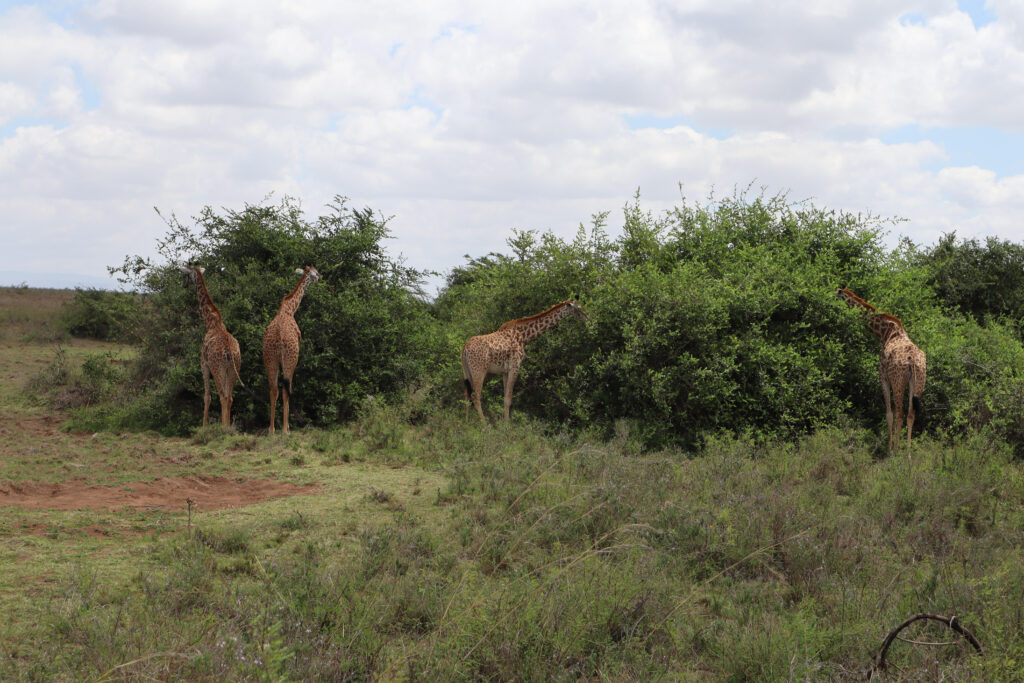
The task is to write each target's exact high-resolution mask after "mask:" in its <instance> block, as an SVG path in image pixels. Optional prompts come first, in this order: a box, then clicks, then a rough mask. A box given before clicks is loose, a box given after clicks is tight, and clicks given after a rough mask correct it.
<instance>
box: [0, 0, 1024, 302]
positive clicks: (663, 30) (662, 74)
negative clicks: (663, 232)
mask: <svg viewBox="0 0 1024 683" xmlns="http://www.w3.org/2000/svg"><path fill="white" fill-rule="evenodd" d="M752 182H753V183H754V184H755V187H761V186H764V187H766V188H767V189H768V191H769V192H770V193H773V194H774V193H775V192H781V191H785V192H788V193H789V196H790V197H791V198H792V199H794V200H800V199H807V198H810V199H812V200H813V201H814V202H815V203H816V204H818V205H820V206H827V207H831V208H838V209H846V210H851V211H854V212H858V211H860V212H871V213H874V214H880V215H883V216H899V217H902V218H905V219H907V222H905V223H901V224H900V225H899V226H898V228H897V229H898V231H899V233H901V234H906V235H908V236H910V237H911V238H912V239H914V240H915V241H918V242H923V243H928V244H930V243H933V242H934V241H935V239H936V238H937V237H938V235H939V234H941V233H942V232H948V231H951V230H956V231H957V233H958V234H959V235H961V236H985V235H997V236H999V237H1002V238H1007V239H1012V240H1016V241H1024V221H1022V220H1021V217H1022V215H1024V212H1022V208H1024V3H1021V2H1019V0H815V1H814V2H807V1H806V0H778V1H776V2H771V3H767V2H763V1H751V2H746V1H738V0H677V1H666V2H658V1H656V0H650V1H648V0H628V1H622V2H605V1H603V0H580V1H578V2H577V1H575V0H538V1H534V0H517V1H516V2H507V1H504V2H481V1H479V0H476V1H474V0H431V1H429V2H408V1H407V0H403V1H400V2H392V1H391V0H373V1H372V2H351V1H349V2H346V1H344V0H341V1H339V0H322V1H321V0H280V1H279V2H278V1H264V0H246V1H245V2H240V1H233V0H227V1H225V0H168V1H165V0H145V1H144V2H143V1H140V0H79V1H77V2H76V1H72V0H43V1H41V2H19V1H18V0H0V285H2V284H16V283H20V282H27V283H28V284H30V285H34V286H69V285H74V284H83V285H90V286H97V285H101V286H102V285H104V284H105V283H109V284H110V285H112V284H113V281H111V280H109V279H108V278H107V276H106V266H108V265H118V264H120V263H121V262H122V261H123V259H124V256H125V255H127V254H142V255H152V254H154V252H155V244H156V239H157V238H158V237H160V236H162V235H163V234H165V232H166V226H165V225H164V223H163V222H162V221H161V219H160V218H159V216H157V214H156V213H155V212H154V211H153V207H158V208H159V209H160V210H161V212H163V213H164V214H169V213H172V212H173V213H177V214H178V215H179V216H180V217H189V216H193V215H196V214H197V213H198V211H199V209H200V208H201V207H202V206H204V205H212V206H215V207H229V208H241V207H242V206H243V204H245V203H258V202H260V201H261V200H262V199H263V198H264V197H266V196H267V195H268V194H271V193H273V195H274V196H275V197H278V198H279V197H281V196H282V195H290V196H292V197H295V198H297V199H299V200H300V201H301V202H302V205H303V206H304V208H305V209H306V211H307V213H308V214H309V215H311V216H317V215H319V214H320V213H321V211H322V209H323V206H324V204H326V203H327V202H328V201H329V200H330V198H331V197H333V196H334V195H336V194H341V195H345V196H348V197H350V198H351V199H352V201H353V203H354V205H356V206H359V207H362V206H369V207H372V208H375V209H378V210H380V211H381V212H382V213H384V214H387V215H391V216H393V217H394V218H393V220H392V222H391V228H392V231H393V234H394V238H395V239H394V240H393V241H392V243H391V248H392V250H393V251H394V252H395V253H398V252H401V253H402V254H404V255H405V256H406V257H407V259H408V262H409V263H410V265H413V266H416V267H420V268H430V269H435V270H439V271H445V270H447V269H449V268H451V267H452V266H455V265H458V264H459V263H461V262H462V257H463V255H464V254H467V253H469V254H473V255H481V254H484V253H486V252H488V251H491V250H502V249H504V246H505V239H506V238H507V237H508V236H509V234H510V231H511V229H512V228H520V229H528V228H538V229H550V230H552V231H554V232H556V233H558V234H560V235H565V236H570V235H572V234H573V233H574V232H575V229H576V227H577V226H578V225H579V223H580V222H581V221H582V222H588V221H589V217H590V216H591V214H593V213H595V212H599V211H605V210H608V211H611V212H612V216H611V224H610V227H611V228H612V229H613V230H617V228H618V227H619V225H620V224H621V223H620V216H621V211H620V209H621V208H622V206H623V205H624V203H625V202H626V201H627V200H628V199H629V198H630V197H631V196H632V195H633V194H634V192H635V191H636V190H637V188H639V190H640V192H641V195H642V198H643V202H644V204H645V205H646V206H647V207H648V208H650V209H652V210H654V211H660V210H663V209H665V208H668V207H670V206H672V205H674V204H677V203H678V201H679V198H680V185H681V186H682V192H683V193H684V194H685V195H686V196H687V197H688V198H691V199H695V200H701V199H703V198H704V197H705V196H706V195H707V193H708V192H709V191H710V190H711V189H715V191H716V192H718V193H719V194H728V193H730V192H731V191H732V188H734V187H735V186H741V187H743V186H746V185H748V184H750V183H752ZM275 201H276V200H275ZM893 239H895V236H894V237H893Z"/></svg>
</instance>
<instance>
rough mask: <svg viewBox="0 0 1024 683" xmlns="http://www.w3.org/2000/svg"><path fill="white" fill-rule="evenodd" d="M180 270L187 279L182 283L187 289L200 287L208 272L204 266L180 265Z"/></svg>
mask: <svg viewBox="0 0 1024 683" xmlns="http://www.w3.org/2000/svg"><path fill="white" fill-rule="evenodd" d="M178 270H180V271H181V272H182V273H183V274H184V275H185V279H184V281H183V282H182V284H183V285H184V286H185V287H190V286H191V287H196V286H198V284H199V280H200V278H201V277H202V275H203V273H205V272H206V268H203V267H202V266H183V265H180V264H179V265H178Z"/></svg>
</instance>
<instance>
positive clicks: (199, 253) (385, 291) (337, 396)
mask: <svg viewBox="0 0 1024 683" xmlns="http://www.w3.org/2000/svg"><path fill="white" fill-rule="evenodd" d="M195 223H196V225H195V228H194V229H193V228H190V227H187V226H185V225H183V224H182V223H181V222H179V221H178V219H177V218H176V217H173V216H172V217H171V218H170V219H168V220H167V224H168V227H169V233H168V235H167V236H166V237H165V239H164V240H163V241H161V243H160V246H159V251H160V255H161V256H162V257H163V258H165V259H166V261H167V263H165V264H160V265H154V264H153V263H151V262H150V261H148V260H146V259H143V258H141V257H133V258H128V259H126V260H125V263H124V264H123V265H122V266H121V267H120V268H117V269H114V271H115V272H117V273H119V274H120V276H121V278H122V280H123V281H125V282H130V283H132V284H134V285H135V286H136V287H137V288H139V289H141V290H142V291H145V292H147V302H148V306H147V309H146V316H145V319H144V321H143V324H142V326H141V327H142V330H143V332H142V333H141V340H142V343H141V354H140V361H139V364H138V374H137V378H136V381H137V384H138V388H139V390H140V391H141V392H142V394H143V395H142V396H141V397H140V399H139V400H138V402H137V403H135V404H134V405H133V406H132V409H131V410H130V411H129V413H128V414H127V415H125V416H123V417H122V420H123V422H124V423H126V424H132V425H134V426H136V427H143V428H152V429H157V430H160V431H163V432H165V433H181V432H184V431H187V430H188V429H189V428H190V427H192V426H194V425H196V424H197V423H198V421H199V416H200V415H201V409H202V391H203V390H202V377H201V373H200V368H199V350H200V346H201V343H202V339H203V336H204V334H205V328H204V327H203V322H202V319H201V317H200V316H199V313H198V309H197V304H196V295H195V292H194V291H192V290H191V289H186V288H184V287H182V278H181V276H180V273H178V272H177V270H176V269H175V268H174V264H179V263H193V264H198V265H202V266H204V267H205V268H206V275H205V279H206V284H207V287H208V289H209V291H210V296H211V298H212V299H213V301H214V304H215V305H216V306H217V307H218V309H219V310H220V313H221V316H222V318H223V320H224V323H225V325H226V326H227V328H228V330H229V331H230V332H231V334H232V335H234V336H235V338H236V339H238V342H239V345H240V347H241V350H242V373H241V374H242V380H243V381H244V382H245V383H246V384H247V385H249V386H250V387H252V388H253V389H254V391H256V393H257V395H258V396H260V398H261V400H259V401H253V400H252V399H250V398H248V397H246V396H244V395H243V394H242V393H241V392H240V391H238V390H237V389H236V394H235V404H234V408H233V411H232V418H233V420H234V421H235V422H236V423H237V424H238V425H239V426H241V427H243V428H249V429H251V428H264V427H266V419H267V412H268V409H267V404H266V399H263V397H265V396H267V379H266V375H265V373H264V372H263V359H262V339H263V333H264V330H265V329H266V326H267V324H268V323H269V322H270V320H271V319H272V318H273V316H274V315H275V314H276V313H277V311H278V308H279V306H280V303H281V300H282V298H284V297H285V296H286V295H287V294H288V293H289V292H291V291H292V289H293V288H294V286H295V284H296V282H297V281H298V276H297V275H296V274H295V272H294V271H295V269H296V268H298V267H302V266H304V265H305V264H313V265H315V266H316V267H317V269H318V270H319V271H320V273H321V276H322V278H323V279H322V280H321V282H319V283H314V284H313V285H312V286H311V287H310V288H309V289H308V290H307V292H306V294H305V297H304V298H303V300H302V304H301V306H300V308H299V310H298V312H297V314H296V321H297V322H298V323H299V326H300V329H301V330H302V348H301V355H300V361H299V366H298V371H297V372H296V375H295V378H294V382H293V395H292V401H291V405H292V412H293V421H292V424H293V425H299V426H301V425H302V424H309V423H312V424H321V425H322V424H331V423H334V422H336V421H337V420H339V419H347V418H350V417H352V416H354V415H355V413H356V411H357V410H358V408H359V406H360V405H361V404H362V403H363V400H364V398H365V397H366V396H367V395H369V394H373V395H378V396H381V397H382V398H394V397H397V396H399V395H400V394H401V392H402V391H403V390H404V389H406V388H407V387H409V386H410V385H411V384H413V383H414V382H415V381H416V380H417V378H418V377H419V376H420V375H421V374H422V373H423V372H424V368H425V365H426V363H427V361H428V359H429V358H430V355H431V351H432V348H433V345H434V341H433V338H432V336H431V331H432V326H431V320H430V318H429V316H428V305H427V304H426V303H425V302H424V300H423V298H422V293H421V292H420V289H419V285H420V282H421V278H422V274H421V273H420V272H419V271H416V270H414V269H412V268H409V267H407V266H405V265H404V264H403V263H402V262H401V261H400V260H397V259H394V258H391V257H390V256H388V255H387V253H386V251H385V249H384V246H383V244H382V242H383V240H385V239H386V238H387V237H388V229H387V225H386V220H384V219H382V218H381V217H379V216H377V215H376V214H374V213H373V212H372V211H370V210H356V209H351V208H349V207H348V206H347V205H346V203H345V200H344V199H342V198H338V199H337V200H336V202H335V203H334V204H332V205H331V207H330V212H329V213H327V214H326V215H324V216H320V217H319V218H317V219H316V220H313V221H310V220H308V219H307V218H306V217H305V215H304V214H303V212H302V210H301V209H300V208H299V207H298V206H297V204H296V203H295V202H293V201H292V200H289V199H285V200H283V201H282V202H281V203H280V204H278V205H276V206H271V205H247V206H246V207H245V208H244V209H243V210H242V211H225V212H224V213H223V214H219V213H217V212H215V211H214V210H213V209H211V208H209V207H207V208H205V209H204V210H203V211H202V212H201V214H200V216H199V217H198V218H196V219H195ZM211 384H212V383H211ZM211 410H213V411H216V410H217V408H216V399H214V404H213V406H212V408H211Z"/></svg>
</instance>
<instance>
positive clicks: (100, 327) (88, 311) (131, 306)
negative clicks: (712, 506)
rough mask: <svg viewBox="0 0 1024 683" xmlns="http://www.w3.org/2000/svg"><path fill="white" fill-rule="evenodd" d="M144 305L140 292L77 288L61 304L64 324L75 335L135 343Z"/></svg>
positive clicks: (62, 322)
mask: <svg viewBox="0 0 1024 683" xmlns="http://www.w3.org/2000/svg"><path fill="white" fill-rule="evenodd" d="M141 307H142V302H141V299H140V297H139V295H137V294H133V293H130V292H111V291H106V290H102V289H82V288H76V289H75V295H74V297H73V298H72V299H71V301H68V302H67V303H65V304H64V306H63V307H62V308H61V314H60V319H61V325H62V326H63V328H64V329H65V330H67V332H68V334H70V335H72V336H74V337H87V338H90V339H100V340H105V341H116V342H128V343H136V342H138V341H139V337H138V333H139V330H138V322H139V317H140V315H141Z"/></svg>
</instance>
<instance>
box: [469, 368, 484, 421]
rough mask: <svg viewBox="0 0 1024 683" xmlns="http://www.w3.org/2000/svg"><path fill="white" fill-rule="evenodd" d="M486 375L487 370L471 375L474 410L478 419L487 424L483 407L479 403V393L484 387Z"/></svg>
mask: <svg viewBox="0 0 1024 683" xmlns="http://www.w3.org/2000/svg"><path fill="white" fill-rule="evenodd" d="M486 377H487V372H486V371H484V372H481V373H479V374H478V375H476V376H475V377H473V381H472V384H473V405H474V406H476V412H477V413H479V415H480V421H481V422H483V423H484V424H487V418H486V417H484V407H483V404H482V403H481V394H482V393H483V388H484V379H485V378H486Z"/></svg>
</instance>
